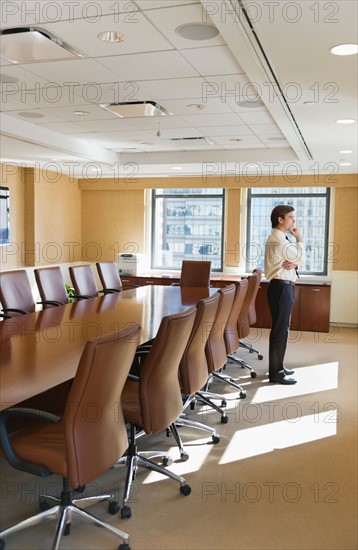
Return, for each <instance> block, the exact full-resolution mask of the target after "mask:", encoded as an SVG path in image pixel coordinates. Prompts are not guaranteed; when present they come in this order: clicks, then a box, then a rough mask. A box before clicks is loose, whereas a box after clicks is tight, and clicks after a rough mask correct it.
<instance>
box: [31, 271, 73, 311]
mask: <svg viewBox="0 0 358 550" xmlns="http://www.w3.org/2000/svg"><path fill="white" fill-rule="evenodd" d="M34 273H35V279H36V283H37V287H38V289H39V293H40V297H41V300H42V301H43V302H46V301H49V300H50V301H52V302H59V303H61V304H66V303H67V302H68V296H67V292H66V288H65V283H64V280H63V277H62V272H61V268H60V267H58V266H57V267H44V268H38V269H35V270H34ZM46 307H51V306H48V305H47V306H46V304H45V305H44V308H46Z"/></svg>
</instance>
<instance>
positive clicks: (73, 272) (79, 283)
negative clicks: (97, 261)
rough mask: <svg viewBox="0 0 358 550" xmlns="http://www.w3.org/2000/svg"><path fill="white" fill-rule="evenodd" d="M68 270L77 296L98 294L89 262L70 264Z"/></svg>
mask: <svg viewBox="0 0 358 550" xmlns="http://www.w3.org/2000/svg"><path fill="white" fill-rule="evenodd" d="M69 272H70V277H71V281H72V284H73V287H74V289H75V292H76V295H77V296H91V297H95V296H98V288H97V285H96V280H95V278H94V275H93V271H92V268H91V266H90V265H89V264H88V265H76V266H71V267H70V268H69Z"/></svg>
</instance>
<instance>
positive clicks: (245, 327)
mask: <svg viewBox="0 0 358 550" xmlns="http://www.w3.org/2000/svg"><path fill="white" fill-rule="evenodd" d="M261 277H262V271H261V270H259V269H254V271H253V273H252V275H250V276H249V277H248V287H247V292H246V296H245V299H244V302H243V304H242V308H241V311H240V315H239V318H238V323H237V331H238V337H239V340H240V347H242V348H245V349H247V350H248V351H249V352H250V353H254V352H255V353H257V356H258V359H260V360H261V359H262V358H263V356H262V355H261V353H260V352H259V351H258V350H257V349H255V348H253V347H252V346H251V344H247V343H246V342H243V341H242V338H246V337H247V336H248V335H249V334H250V326H251V325H253V324H254V323H255V322H256V308H255V302H256V296H257V292H258V290H259V286H260V281H261ZM229 359H230V360H231V361H234V362H235V363H237V364H238V365H240V366H241V367H242V368H245V369H248V370H249V371H250V374H251V377H252V378H256V372H255V371H254V369H253V367H252V366H251V365H249V364H248V363H247V362H246V361H244V360H243V359H241V358H240V357H238V356H237V355H236V354H235V356H233V354H230V357H229Z"/></svg>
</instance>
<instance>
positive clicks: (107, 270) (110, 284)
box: [96, 262, 122, 292]
mask: <svg viewBox="0 0 358 550" xmlns="http://www.w3.org/2000/svg"><path fill="white" fill-rule="evenodd" d="M96 266H97V271H98V275H99V278H100V281H101V284H102V288H103V290H107V291H112V292H120V291H121V290H122V281H121V278H120V276H119V273H118V269H117V266H116V264H115V263H114V262H97V263H96Z"/></svg>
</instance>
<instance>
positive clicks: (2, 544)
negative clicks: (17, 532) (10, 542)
mask: <svg viewBox="0 0 358 550" xmlns="http://www.w3.org/2000/svg"><path fill="white" fill-rule="evenodd" d="M4 548H5V541H4V539H0V550H4Z"/></svg>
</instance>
